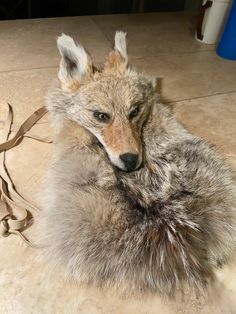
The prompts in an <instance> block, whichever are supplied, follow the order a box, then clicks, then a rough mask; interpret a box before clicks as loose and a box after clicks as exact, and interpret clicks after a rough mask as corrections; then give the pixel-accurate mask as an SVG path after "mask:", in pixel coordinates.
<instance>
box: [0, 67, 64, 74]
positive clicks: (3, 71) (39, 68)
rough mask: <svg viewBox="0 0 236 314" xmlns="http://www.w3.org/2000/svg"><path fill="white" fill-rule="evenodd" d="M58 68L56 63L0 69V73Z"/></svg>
mask: <svg viewBox="0 0 236 314" xmlns="http://www.w3.org/2000/svg"><path fill="white" fill-rule="evenodd" d="M55 68H58V66H56V65H52V66H47V67H37V68H25V69H13V70H2V71H1V70H0V74H1V73H9V72H23V71H30V70H43V69H55Z"/></svg>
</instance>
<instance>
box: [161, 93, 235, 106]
mask: <svg viewBox="0 0 236 314" xmlns="http://www.w3.org/2000/svg"><path fill="white" fill-rule="evenodd" d="M234 93H236V90H234V91H229V92H224V93H215V94H209V95H203V96H197V97H193V98H185V99H179V100H172V101H163V103H164V104H174V105H175V104H177V103H179V102H182V101H187V100H195V99H200V98H207V97H214V96H220V95H228V94H234Z"/></svg>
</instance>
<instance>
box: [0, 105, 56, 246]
mask: <svg viewBox="0 0 236 314" xmlns="http://www.w3.org/2000/svg"><path fill="white" fill-rule="evenodd" d="M46 113H47V109H46V108H45V107H42V108H40V109H38V110H36V111H35V112H34V113H33V114H32V115H31V116H30V117H29V118H28V119H26V120H25V122H24V123H23V124H22V125H21V126H20V127H19V129H18V131H17V132H16V134H15V135H14V136H13V138H12V139H9V136H10V134H11V127H12V123H13V110H12V107H11V106H10V105H9V104H8V116H7V120H6V123H5V126H4V129H3V131H2V138H1V142H2V141H3V143H2V144H0V236H2V237H7V236H9V235H10V234H16V235H19V236H20V237H21V238H22V239H23V240H24V241H25V242H26V243H27V244H29V245H30V246H33V247H36V246H35V245H33V244H32V243H31V242H30V241H29V240H28V239H27V238H26V237H25V236H24V235H23V233H22V231H23V230H25V229H26V228H27V227H28V226H29V225H30V224H31V223H32V219H29V215H28V211H39V209H38V208H37V207H36V206H35V205H33V204H31V203H29V202H28V201H27V200H26V199H24V198H23V197H22V196H21V195H20V194H19V193H18V192H17V190H16V188H15V187H14V184H13V183H12V180H11V178H10V175H9V173H8V171H7V168H6V165H5V159H6V151H7V150H9V149H11V148H12V147H15V146H17V145H19V144H20V143H21V141H22V140H23V138H24V137H30V138H32V139H35V140H40V141H42V142H46V143H51V141H50V140H49V139H47V138H46V139H43V138H40V137H37V136H36V137H35V136H33V135H30V134H28V135H27V132H28V131H29V130H30V129H31V128H32V127H33V126H34V125H35V124H36V123H37V121H38V120H39V119H41V118H42V117H43V116H44V115H45V114H46Z"/></svg>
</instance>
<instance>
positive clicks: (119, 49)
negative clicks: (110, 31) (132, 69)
mask: <svg viewBox="0 0 236 314" xmlns="http://www.w3.org/2000/svg"><path fill="white" fill-rule="evenodd" d="M127 67H128V54H127V43H126V33H124V32H122V31H117V32H116V34H115V45H114V49H113V50H112V51H111V52H110V53H109V55H108V58H107V60H106V62H105V66H104V71H106V72H116V73H117V74H123V73H124V72H125V71H126V69H127Z"/></svg>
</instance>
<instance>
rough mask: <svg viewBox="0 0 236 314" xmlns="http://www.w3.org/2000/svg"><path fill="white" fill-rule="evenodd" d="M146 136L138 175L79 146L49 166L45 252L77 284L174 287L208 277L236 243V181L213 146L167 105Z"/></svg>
mask: <svg viewBox="0 0 236 314" xmlns="http://www.w3.org/2000/svg"><path fill="white" fill-rule="evenodd" d="M144 141H145V146H146V155H147V157H146V159H147V161H146V164H145V166H144V167H143V168H141V169H140V170H138V171H135V172H132V173H123V172H120V171H114V170H113V169H112V167H111V166H110V164H109V162H108V160H107V159H106V157H105V156H100V155H99V154H97V153H94V152H93V151H89V150H87V149H85V150H81V149H80V148H77V147H73V148H71V149H68V151H66V153H64V154H63V155H62V156H60V158H58V159H57V161H55V162H54V165H53V166H52V168H51V169H50V171H49V174H48V178H47V186H46V188H45V190H44V193H45V194H46V196H47V197H46V198H45V206H44V208H45V209H44V217H43V220H44V225H45V229H44V230H45V238H44V239H43V240H44V241H43V243H44V244H45V245H46V248H45V251H46V254H47V256H48V257H49V259H50V260H51V261H54V262H55V263H58V264H62V265H64V267H65V269H66V272H67V274H68V275H69V276H70V277H71V278H73V279H76V280H77V281H78V282H85V283H95V284H97V285H109V286H117V287H120V286H121V287H122V288H123V287H124V286H126V288H127V289H128V290H129V291H130V290H135V289H136V290H137V289H138V290H146V289H148V290H152V291H156V290H157V291H161V292H164V293H168V294H170V293H173V292H174V291H175V289H176V288H181V286H182V285H183V284H184V282H186V281H188V282H189V283H190V284H194V285H196V286H200V285H202V284H205V283H206V281H207V280H208V278H210V277H212V276H213V272H214V269H215V267H217V265H222V264H223V263H225V262H226V261H227V260H228V258H229V256H230V254H231V250H232V249H233V248H234V245H235V240H236V237H235V235H236V211H235V208H236V188H235V183H234V182H233V178H232V175H231V173H230V171H229V170H228V168H227V166H225V164H224V163H223V161H222V160H221V159H220V158H219V156H218V154H217V153H216V152H215V151H214V149H213V148H211V147H210V146H209V145H208V144H207V143H206V142H205V141H203V140H201V139H199V138H196V137H194V136H192V135H190V134H189V133H187V132H186V130H184V129H183V127H182V126H181V125H180V124H178V123H177V122H176V121H175V119H174V118H173V117H172V115H171V113H170V112H169V110H168V109H167V108H164V107H163V106H162V105H157V106H156V108H155V112H153V115H152V118H151V119H150V121H149V122H148V123H147V125H146V127H145V130H144Z"/></svg>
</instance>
